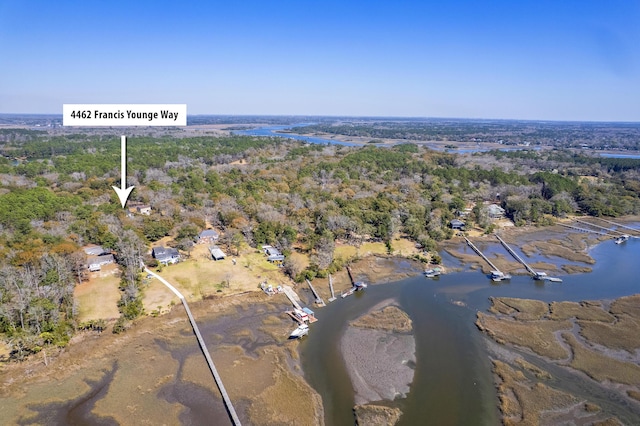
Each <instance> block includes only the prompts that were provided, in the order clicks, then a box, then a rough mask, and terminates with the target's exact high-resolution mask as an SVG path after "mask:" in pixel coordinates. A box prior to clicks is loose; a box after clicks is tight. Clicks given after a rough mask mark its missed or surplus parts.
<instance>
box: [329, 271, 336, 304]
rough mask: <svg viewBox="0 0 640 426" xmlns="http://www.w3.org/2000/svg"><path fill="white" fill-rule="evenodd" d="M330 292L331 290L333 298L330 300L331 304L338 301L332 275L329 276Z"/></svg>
mask: <svg viewBox="0 0 640 426" xmlns="http://www.w3.org/2000/svg"><path fill="white" fill-rule="evenodd" d="M329 290H331V297H330V298H329V302H333V301H334V300H336V295H335V293H334V292H333V279H332V278H331V274H329Z"/></svg>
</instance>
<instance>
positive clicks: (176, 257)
mask: <svg viewBox="0 0 640 426" xmlns="http://www.w3.org/2000/svg"><path fill="white" fill-rule="evenodd" d="M151 255H152V256H153V257H154V258H155V259H156V260H157V261H158V262H159V263H162V264H163V265H168V264H170V263H178V262H179V261H180V253H178V250H176V249H174V248H170V247H154V248H153V250H151Z"/></svg>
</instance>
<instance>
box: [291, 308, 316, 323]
mask: <svg viewBox="0 0 640 426" xmlns="http://www.w3.org/2000/svg"><path fill="white" fill-rule="evenodd" d="M302 312H304V313H306V314H307V315H308V321H309V324H313V323H314V322H316V321H318V318H316V317H315V315H314V314H313V311H312V310H311V309H309V308H304V309H302ZM284 313H285V314H287V315H289V316H290V317H291V318H292V319H293V320H294V321H296V322H297V323H298V324H304V323H305V322H304V320H303V319H302V318H300V317H299V316H298V315H296V312H295V311H284Z"/></svg>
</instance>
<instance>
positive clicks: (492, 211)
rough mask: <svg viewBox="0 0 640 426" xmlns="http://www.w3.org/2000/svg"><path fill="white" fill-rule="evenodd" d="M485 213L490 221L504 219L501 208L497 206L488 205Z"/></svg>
mask: <svg viewBox="0 0 640 426" xmlns="http://www.w3.org/2000/svg"><path fill="white" fill-rule="evenodd" d="M487 213H488V214H489V217H490V218H491V219H502V218H503V217H504V214H505V211H504V209H503V208H502V207H500V206H499V205H497V204H489V205H488V206H487Z"/></svg>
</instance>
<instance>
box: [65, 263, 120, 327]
mask: <svg viewBox="0 0 640 426" xmlns="http://www.w3.org/2000/svg"><path fill="white" fill-rule="evenodd" d="M119 284H120V275H119V273H118V267H117V266H116V265H107V266H105V267H103V268H102V271H100V272H92V273H91V274H90V279H89V281H88V282H83V283H82V284H79V285H77V286H76V288H75V289H74V290H73V297H74V298H75V300H76V301H77V302H78V320H79V321H80V322H83V321H89V320H96V319H111V318H118V317H119V316H120V312H119V311H118V300H120V290H119V289H118V285H119Z"/></svg>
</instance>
